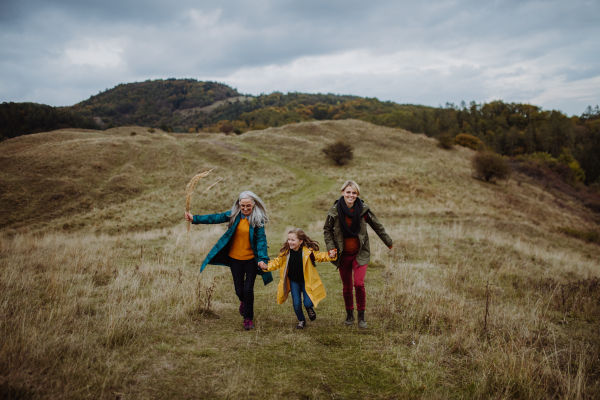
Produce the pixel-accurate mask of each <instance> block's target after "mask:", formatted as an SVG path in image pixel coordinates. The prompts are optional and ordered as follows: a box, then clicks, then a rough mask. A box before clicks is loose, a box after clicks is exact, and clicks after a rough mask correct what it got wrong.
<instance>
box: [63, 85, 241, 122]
mask: <svg viewBox="0 0 600 400" xmlns="http://www.w3.org/2000/svg"><path fill="white" fill-rule="evenodd" d="M239 95H240V94H239V93H238V92H237V90H235V89H232V88H231V87H229V86H227V85H223V84H220V83H215V82H199V81H197V80H195V79H165V80H162V79H157V80H152V81H151V80H147V81H145V82H135V83H126V84H120V85H118V86H116V87H114V88H112V89H109V90H107V91H105V92H103V93H99V94H97V95H95V96H92V97H90V98H89V99H88V100H85V101H82V102H81V103H78V104H75V105H74V106H72V107H71V109H72V110H73V111H75V112H77V113H79V114H81V115H84V116H87V117H96V118H101V119H102V122H101V123H102V124H104V125H105V126H109V127H115V126H122V125H128V124H133V125H143V126H156V127H158V126H160V125H173V124H177V121H178V120H179V117H178V116H177V115H176V114H175V113H176V112H177V111H180V110H186V109H191V108H196V107H207V106H210V105H211V104H214V103H215V102H219V101H223V100H226V99H228V98H232V97H237V96H239Z"/></svg>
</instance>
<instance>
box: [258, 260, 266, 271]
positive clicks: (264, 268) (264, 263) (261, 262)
mask: <svg viewBox="0 0 600 400" xmlns="http://www.w3.org/2000/svg"><path fill="white" fill-rule="evenodd" d="M258 266H259V267H260V269H262V270H263V271H265V270H266V269H267V263H266V262H264V261H259V262H258Z"/></svg>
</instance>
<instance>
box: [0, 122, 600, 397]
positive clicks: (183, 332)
mask: <svg viewBox="0 0 600 400" xmlns="http://www.w3.org/2000/svg"><path fill="white" fill-rule="evenodd" d="M132 132H135V133H136V134H135V135H132ZM338 138H344V139H346V140H348V141H350V142H351V143H352V144H353V145H354V147H355V148H356V152H355V159H354V161H352V162H351V163H350V164H349V165H347V166H345V167H335V166H333V165H332V164H331V163H329V162H328V161H327V160H325V159H324V157H323V155H322V154H321V153H320V149H321V148H322V147H324V146H325V145H326V144H329V143H332V142H333V141H335V140H336V139H338ZM472 154H473V153H472V151H471V150H468V149H464V148H456V149H454V150H450V151H447V150H442V149H440V148H438V147H437V145H436V142H435V141H434V140H432V139H429V138H427V137H425V136H423V135H414V134H412V133H409V132H405V131H401V130H396V129H388V128H383V127H378V126H373V125H369V124H367V123H363V122H358V121H352V120H349V121H335V122H332V121H329V122H313V123H304V124H297V125H288V126H286V127H283V128H277V129H267V130H264V131H256V132H248V133H246V134H243V135H240V136H224V135H223V134H208V133H199V134H166V133H164V132H161V131H157V132H155V133H149V132H148V131H147V130H146V129H145V128H141V127H122V128H116V129H112V130H108V131H103V132H98V131H77V130H65V131H55V132H49V133H42V134H36V135H30V136H22V137H18V138H16V139H11V140H8V141H6V142H3V143H0V158H1V159H2V162H1V163H0V209H1V211H2V214H1V215H2V217H1V218H0V398H11V399H24V398H52V399H54V398H65V399H81V398H90V399H98V398H105V399H156V398H229V399H237V398H261V399H262V398H292V399H294V398H296V399H329V398H331V399H362V398H369V399H370V398H382V399H409V398H412V399H414V398H421V399H446V398H456V399H459V398H469V399H470V398H494V399H511V398H514V399H548V398H552V399H592V398H598V397H600V383H599V381H600V341H599V340H598V337H600V279H599V278H600V263H599V258H598V256H599V255H600V251H599V247H598V245H596V244H591V243H586V242H585V241H582V240H578V239H575V238H571V237H568V236H565V235H564V234H563V233H561V232H564V230H565V228H568V229H572V230H576V231H581V232H589V231H596V232H597V231H598V227H599V222H600V218H599V217H600V216H599V215H597V214H594V213H592V212H591V211H589V210H588V209H586V208H585V207H583V206H582V205H581V204H579V203H578V202H577V201H576V200H575V199H572V198H570V197H569V196H567V195H565V194H562V193H559V192H556V191H552V190H551V189H549V188H545V187H543V186H540V185H538V184H536V183H535V182H533V181H531V180H530V179H528V178H526V177H523V176H520V175H518V174H514V175H513V176H512V178H511V180H510V181H508V182H500V183H499V184H498V185H494V184H488V183H484V182H481V181H478V180H475V179H473V178H472V177H471V169H470V157H471V156H472ZM209 167H210V168H212V167H215V170H214V171H213V173H212V174H211V175H209V176H208V177H207V178H205V179H204V180H202V181H201V182H200V183H199V185H198V186H197V187H198V188H200V190H201V189H202V188H204V187H206V185H208V184H210V183H212V182H214V181H215V180H217V179H222V181H221V182H220V183H219V184H217V185H216V186H215V187H214V188H212V189H211V190H210V191H209V192H207V193H206V194H204V195H202V196H197V197H195V198H194V201H193V203H192V207H191V209H192V212H193V213H195V214H204V213H212V212H222V211H225V210H227V209H228V208H230V207H231V204H232V202H233V201H234V200H235V198H236V196H237V194H238V193H239V192H241V191H242V190H252V191H254V192H255V193H257V194H258V195H259V196H261V197H262V198H263V199H264V200H265V201H266V202H267V204H268V207H269V210H270V213H271V217H272V222H271V223H269V224H268V225H267V228H266V230H267V235H268V241H269V246H270V253H271V254H272V255H274V253H275V252H276V251H277V249H278V248H279V246H280V245H281V242H282V240H283V238H284V235H285V232H286V230H287V229H288V228H290V227H294V226H297V227H301V228H303V229H305V230H306V231H307V233H308V234H309V235H310V236H311V237H313V238H315V239H317V240H319V241H320V242H321V244H323V236H322V230H321V227H322V224H323V221H324V219H325V215H326V212H327V210H328V208H329V207H330V206H331V204H332V203H333V201H334V200H335V199H336V198H338V197H339V186H340V185H341V183H342V182H343V181H344V180H346V179H350V178H351V179H355V180H356V181H357V182H358V183H359V184H360V185H361V189H362V192H363V193H362V195H361V197H362V198H363V199H364V200H365V202H367V203H368V204H369V205H370V206H371V208H372V209H373V210H374V212H375V213H376V214H377V216H378V217H379V219H380V220H381V221H382V223H383V224H384V226H385V227H386V228H387V230H388V233H389V234H390V235H391V237H392V238H393V240H394V249H393V250H392V251H390V250H388V249H387V248H386V247H385V246H384V245H383V243H381V241H379V239H378V238H377V237H376V235H375V234H374V233H373V232H372V231H371V232H370V234H371V248H372V249H373V257H372V263H371V265H370V267H369V269H368V272H367V278H366V285H367V310H366V317H367V321H368V323H369V328H368V329H366V330H364V331H359V330H358V329H357V328H356V325H355V326H354V327H352V328H346V327H344V326H343V324H342V321H343V319H344V316H345V312H344V307H343V301H342V295H341V289H342V285H341V281H340V279H339V275H338V274H337V271H336V270H335V268H334V267H333V266H332V265H331V264H326V263H324V264H319V265H318V269H319V274H320V275H321V277H322V279H323V281H324V284H325V287H326V290H327V295H328V296H327V298H326V299H325V300H324V301H323V302H322V303H321V304H319V307H318V308H317V313H318V318H317V320H316V321H315V322H309V324H308V327H307V328H306V329H305V330H303V331H299V330H296V329H295V316H294V313H293V311H292V306H291V302H290V301H288V302H287V303H286V304H284V305H282V306H280V305H277V304H276V302H275V298H276V296H275V293H276V283H277V280H278V276H275V282H274V283H273V284H270V285H268V286H263V285H262V283H261V280H260V279H258V280H257V284H256V287H255V295H256V306H255V308H256V311H255V324H256V329H255V330H253V331H250V332H246V331H244V330H243V329H242V321H241V318H240V316H239V314H238V313H237V305H238V302H237V299H236V297H235V295H234V293H233V285H232V282H231V276H230V272H229V270H228V269H227V268H226V267H216V266H208V267H207V268H206V269H205V271H204V272H203V273H202V274H199V273H198V267H199V266H200V264H201V262H202V260H203V258H204V256H205V254H206V253H207V252H208V250H209V249H210V248H211V246H212V245H213V244H214V243H215V242H216V241H217V239H218V238H219V236H220V235H221V234H222V233H223V232H224V227H223V226H202V225H196V226H193V227H192V229H191V232H190V233H189V234H186V223H185V221H184V220H183V211H184V207H185V197H184V195H185V192H184V191H185V186H186V184H187V183H188V181H189V179H190V178H191V177H192V176H194V175H195V174H197V173H199V172H202V171H203V170H205V169H207V168H209ZM276 275H278V274H276Z"/></svg>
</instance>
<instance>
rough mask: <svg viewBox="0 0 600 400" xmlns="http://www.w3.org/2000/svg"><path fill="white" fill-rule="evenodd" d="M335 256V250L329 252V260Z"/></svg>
mask: <svg viewBox="0 0 600 400" xmlns="http://www.w3.org/2000/svg"><path fill="white" fill-rule="evenodd" d="M336 254H337V249H331V250H329V258H335V256H336Z"/></svg>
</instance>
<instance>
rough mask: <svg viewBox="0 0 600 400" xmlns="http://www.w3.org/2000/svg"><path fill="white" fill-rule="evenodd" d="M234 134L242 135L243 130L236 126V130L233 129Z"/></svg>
mask: <svg viewBox="0 0 600 400" xmlns="http://www.w3.org/2000/svg"><path fill="white" fill-rule="evenodd" d="M233 133H235V134H236V135H241V134H242V128H240V127H239V126H236V127H235V128H233Z"/></svg>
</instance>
